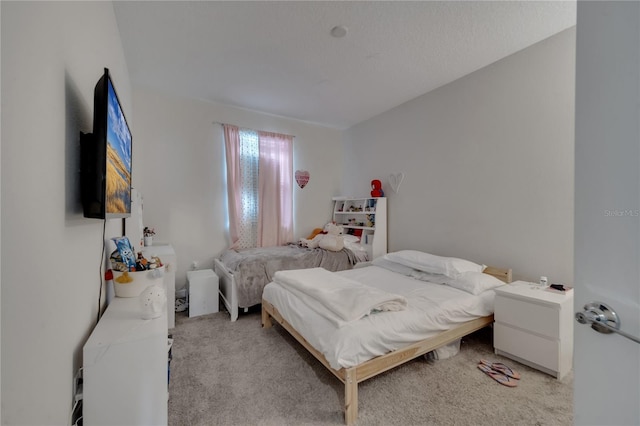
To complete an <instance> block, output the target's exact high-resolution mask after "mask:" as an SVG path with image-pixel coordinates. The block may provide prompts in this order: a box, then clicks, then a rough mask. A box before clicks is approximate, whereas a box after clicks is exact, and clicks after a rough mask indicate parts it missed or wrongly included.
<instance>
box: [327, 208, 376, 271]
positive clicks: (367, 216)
mask: <svg viewBox="0 0 640 426" xmlns="http://www.w3.org/2000/svg"><path fill="white" fill-rule="evenodd" d="M333 221H334V222H335V223H336V224H338V225H342V227H343V228H344V233H345V234H354V235H358V234H360V244H361V245H362V246H363V247H364V248H365V249H366V250H367V253H368V254H369V259H371V260H372V259H375V258H376V257H379V256H383V255H385V254H386V253H387V199H386V198H385V197H360V198H355V197H333Z"/></svg>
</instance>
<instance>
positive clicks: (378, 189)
mask: <svg viewBox="0 0 640 426" xmlns="http://www.w3.org/2000/svg"><path fill="white" fill-rule="evenodd" d="M371 196H372V197H384V192H383V191H382V182H380V181H379V180H378V179H374V180H372V181H371Z"/></svg>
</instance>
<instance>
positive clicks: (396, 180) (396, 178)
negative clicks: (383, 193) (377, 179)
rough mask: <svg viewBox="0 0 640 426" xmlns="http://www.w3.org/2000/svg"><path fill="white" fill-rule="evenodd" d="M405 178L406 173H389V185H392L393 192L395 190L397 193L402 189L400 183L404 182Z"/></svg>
mask: <svg viewBox="0 0 640 426" xmlns="http://www.w3.org/2000/svg"><path fill="white" fill-rule="evenodd" d="M403 180H404V173H396V174H393V173H391V174H390V175H389V185H391V189H393V192H395V193H396V194H397V193H398V191H399V190H400V184H401V183H402V181H403Z"/></svg>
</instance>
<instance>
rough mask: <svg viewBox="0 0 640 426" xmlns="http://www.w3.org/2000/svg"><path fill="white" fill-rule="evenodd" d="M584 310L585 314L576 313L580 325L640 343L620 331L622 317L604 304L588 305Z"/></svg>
mask: <svg viewBox="0 0 640 426" xmlns="http://www.w3.org/2000/svg"><path fill="white" fill-rule="evenodd" d="M583 309H584V311H583V312H576V321H578V322H579V323H580V324H591V328H593V329H594V330H595V331H597V332H598V333H603V334H610V333H618V334H620V335H621V336H624V337H626V338H627V339H630V340H633V341H634V342H636V343H640V338H638V337H636V336H632V335H631V334H629V333H625V332H624V331H622V330H620V317H618V314H616V313H615V312H614V311H613V309H611V308H610V307H609V306H607V305H605V304H604V303H601V302H591V303H587V304H586V305H584V308H583Z"/></svg>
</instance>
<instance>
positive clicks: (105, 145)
mask: <svg viewBox="0 0 640 426" xmlns="http://www.w3.org/2000/svg"><path fill="white" fill-rule="evenodd" d="M80 153H81V154H80V162H81V164H80V177H81V193H82V207H83V210H84V216H85V217H89V218H96V219H115V218H123V217H129V216H130V215H131V153H132V145H131V131H130V129H129V125H128V124H127V119H126V118H125V116H124V113H123V111H122V107H121V105H120V101H119V100H118V95H117V93H116V89H115V87H114V85H113V82H112V81H111V77H110V75H109V70H108V69H107V68H105V69H104V74H103V75H102V77H100V80H98V83H97V84H96V87H95V90H94V96H93V133H92V134H84V133H81V134H80Z"/></svg>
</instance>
